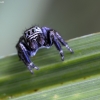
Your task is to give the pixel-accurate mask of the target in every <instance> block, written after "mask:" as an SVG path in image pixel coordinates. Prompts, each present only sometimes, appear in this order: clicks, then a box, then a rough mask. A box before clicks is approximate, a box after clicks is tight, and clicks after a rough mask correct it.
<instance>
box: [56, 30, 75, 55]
mask: <svg viewBox="0 0 100 100" xmlns="http://www.w3.org/2000/svg"><path fill="white" fill-rule="evenodd" d="M56 36H57V38H58V40H59V41H60V43H61V44H62V45H63V46H65V47H66V48H67V49H68V50H69V51H70V52H71V53H74V51H73V50H72V49H71V48H70V47H69V45H68V43H67V42H65V41H64V40H63V38H62V37H61V36H60V35H59V34H58V33H57V32H56Z"/></svg>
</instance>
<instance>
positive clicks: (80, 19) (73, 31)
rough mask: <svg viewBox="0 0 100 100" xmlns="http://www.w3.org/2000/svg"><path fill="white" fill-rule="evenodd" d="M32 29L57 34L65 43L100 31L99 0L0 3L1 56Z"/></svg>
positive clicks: (11, 0) (7, 0)
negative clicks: (48, 30) (36, 28)
mask: <svg viewBox="0 0 100 100" xmlns="http://www.w3.org/2000/svg"><path fill="white" fill-rule="evenodd" d="M33 25H39V26H40V27H41V26H47V27H51V28H53V29H55V30H57V31H58V32H59V33H60V34H61V36H62V37H63V38H64V39H65V40H68V39H71V38H75V37H78V36H82V35H86V34H90V33H94V32H99V31H100V0H0V56H3V55H8V54H11V53H16V48H15V45H16V43H17V41H18V39H19V37H20V36H21V35H22V34H23V32H24V31H25V30H26V29H28V28H30V27H31V26H33Z"/></svg>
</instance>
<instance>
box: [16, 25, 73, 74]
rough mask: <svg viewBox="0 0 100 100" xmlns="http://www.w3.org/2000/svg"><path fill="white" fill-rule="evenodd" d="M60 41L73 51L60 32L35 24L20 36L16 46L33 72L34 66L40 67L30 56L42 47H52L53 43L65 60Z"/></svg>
mask: <svg viewBox="0 0 100 100" xmlns="http://www.w3.org/2000/svg"><path fill="white" fill-rule="evenodd" d="M60 43H61V44H62V45H63V46H65V47H66V48H67V49H68V50H69V51H70V52H71V53H73V50H72V49H71V48H70V47H69V46H68V44H67V43H66V42H65V41H64V40H63V38H62V37H61V36H60V35H59V33H58V32H57V31H55V30H53V29H51V28H48V27H41V28H40V27H38V26H33V27H31V28H30V29H28V30H26V31H25V32H24V35H23V36H21V37H20V39H19V41H18V43H17V45H16V48H17V52H18V56H19V58H20V59H21V60H22V61H23V62H24V64H25V65H26V66H27V67H28V69H29V71H30V72H31V73H33V71H32V68H35V69H37V70H38V69H39V68H38V67H36V66H35V65H34V64H33V62H31V60H30V57H33V56H35V55H36V52H37V51H38V50H39V49H41V48H50V47H51V46H52V45H53V44H54V45H55V47H56V48H57V50H58V51H59V53H60V56H61V59H62V61H63V60H64V55H63V50H62V48H61V45H60Z"/></svg>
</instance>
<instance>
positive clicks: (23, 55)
mask: <svg viewBox="0 0 100 100" xmlns="http://www.w3.org/2000/svg"><path fill="white" fill-rule="evenodd" d="M16 48H17V51H18V56H19V58H20V59H21V60H22V61H23V62H24V64H25V65H26V66H27V68H28V69H29V71H30V72H31V73H32V74H33V71H32V67H33V68H35V69H38V68H37V67H36V66H35V65H34V64H33V62H31V60H30V56H29V53H28V50H27V49H26V47H25V45H24V43H23V42H19V43H18V44H17V45H16Z"/></svg>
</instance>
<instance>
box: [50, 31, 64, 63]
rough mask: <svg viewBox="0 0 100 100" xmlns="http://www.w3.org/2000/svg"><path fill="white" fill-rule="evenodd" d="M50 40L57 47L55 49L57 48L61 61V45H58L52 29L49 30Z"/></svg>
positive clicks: (62, 55)
mask: <svg viewBox="0 0 100 100" xmlns="http://www.w3.org/2000/svg"><path fill="white" fill-rule="evenodd" d="M50 40H52V42H53V43H54V45H55V47H56V48H57V50H58V51H59V53H60V56H61V59H62V61H64V54H63V50H62V48H61V45H60V43H59V41H58V39H57V37H56V36H55V33H54V31H51V32H50Z"/></svg>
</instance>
